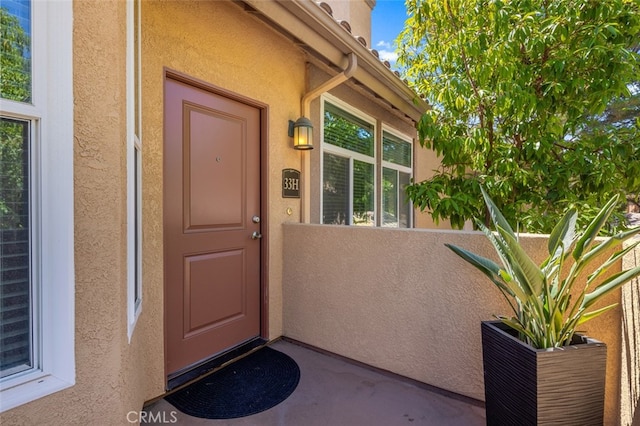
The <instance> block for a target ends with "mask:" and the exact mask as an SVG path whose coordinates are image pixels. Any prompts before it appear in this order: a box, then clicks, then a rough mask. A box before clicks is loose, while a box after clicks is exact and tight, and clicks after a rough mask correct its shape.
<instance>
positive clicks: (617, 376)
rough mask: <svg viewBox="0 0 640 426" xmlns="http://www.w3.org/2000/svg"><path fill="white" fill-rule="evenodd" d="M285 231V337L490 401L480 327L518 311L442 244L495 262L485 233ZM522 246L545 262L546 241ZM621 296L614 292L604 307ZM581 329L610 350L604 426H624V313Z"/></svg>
mask: <svg viewBox="0 0 640 426" xmlns="http://www.w3.org/2000/svg"><path fill="white" fill-rule="evenodd" d="M284 232H285V247H284V262H285V266H284V268H285V275H284V307H285V310H284V322H285V330H284V334H285V336H287V337H290V338H292V339H296V340H299V341H301V342H304V343H307V344H310V345H313V346H316V347H319V348H322V349H324V350H328V351H331V352H334V353H337V354H339V355H342V356H346V357H348V358H352V359H355V360H357V361H360V362H363V363H366V364H369V365H373V366H375V367H378V368H381V369H384V370H388V371H391V372H394V373H397V374H400V375H403V376H406V377H410V378H412V379H415V380H419V381H421V382H424V383H428V384H430V385H433V386H437V387H439V388H442V389H445V390H448V391H452V392H455V393H458V394H462V395H466V396H469V397H471V398H475V399H478V400H482V399H484V390H483V377H482V376H483V374H482V350H481V338H480V322H481V321H482V320H489V319H493V315H495V314H509V312H510V308H509V306H508V305H507V304H506V302H505V300H504V298H503V297H502V296H501V294H500V293H499V291H498V290H497V289H496V288H494V286H493V284H491V282H490V281H488V279H487V278H486V277H484V275H482V274H480V273H479V272H478V271H477V270H476V269H475V268H473V267H472V266H471V265H468V264H467V263H466V262H464V261H463V260H462V259H459V258H458V257H457V256H455V254H453V253H452V252H451V251H449V250H448V249H447V248H446V247H445V246H444V244H445V243H452V244H456V245H459V246H461V247H465V248H467V249H469V250H471V251H473V252H476V253H480V254H484V255H485V256H486V257H490V258H494V259H495V254H494V253H493V248H492V247H491V246H490V244H489V243H488V241H486V237H485V236H484V235H483V234H481V233H478V232H464V231H440V230H393V229H370V228H361V227H343V226H331V225H303V224H295V225H293V224H292V225H286V226H285V227H284ZM521 241H522V243H523V245H524V247H525V249H526V250H527V251H528V252H529V253H531V254H532V258H533V259H534V260H535V261H542V260H543V259H544V257H545V250H546V238H544V237H541V236H521ZM619 268H620V264H617V265H614V266H613V267H612V269H614V270H616V269H617V270H620V269H619ZM620 299H621V292H620V291H618V292H615V293H614V294H611V295H610V296H608V298H607V300H605V301H603V305H602V306H604V304H605V303H607V302H609V303H615V302H620ZM581 329H582V330H584V331H586V332H587V334H588V335H590V336H591V337H594V338H596V339H598V340H601V341H603V342H605V343H606V344H607V346H608V359H607V384H606V419H607V421H606V424H607V425H616V424H618V423H619V418H620V398H619V388H620V381H621V358H620V345H621V334H622V333H623V329H622V326H621V309H620V307H618V308H616V309H614V310H613V311H610V312H609V313H608V314H606V315H604V316H601V317H599V318H596V319H594V320H592V321H590V322H588V323H586V324H584V326H583V327H581ZM625 367H626V366H625Z"/></svg>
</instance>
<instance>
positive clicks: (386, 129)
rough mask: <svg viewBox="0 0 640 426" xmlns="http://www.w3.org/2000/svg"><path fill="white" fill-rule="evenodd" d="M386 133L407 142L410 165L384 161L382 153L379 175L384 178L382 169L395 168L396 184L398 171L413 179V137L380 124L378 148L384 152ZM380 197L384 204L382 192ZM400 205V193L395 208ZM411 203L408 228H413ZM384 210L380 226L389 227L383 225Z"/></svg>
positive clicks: (411, 204)
mask: <svg viewBox="0 0 640 426" xmlns="http://www.w3.org/2000/svg"><path fill="white" fill-rule="evenodd" d="M385 133H388V134H390V135H391V136H394V137H396V138H398V139H400V140H402V141H404V142H406V143H408V144H409V147H410V148H411V166H403V165H401V164H397V163H392V162H389V161H386V160H385V159H384V158H383V157H384V155H381V156H380V176H381V178H382V179H384V169H385V168H386V169H391V170H395V171H396V176H398V184H399V183H400V179H399V178H400V176H399V173H407V174H408V175H409V178H410V179H413V176H414V175H413V166H414V164H415V161H414V155H415V152H414V150H415V146H414V144H413V139H411V138H410V137H409V136H407V135H404V134H402V133H400V132H398V131H397V130H395V129H393V128H391V127H389V126H388V125H386V124H382V133H381V139H380V150H381V151H382V152H384V150H383V149H382V147H383V145H384V134H385ZM380 199H381V201H382V203H383V204H384V200H383V199H382V193H381V194H380ZM400 206H401V202H400V194H398V201H397V207H396V208H397V210H398V211H400ZM380 208H381V209H382V210H384V206H383V205H381V207H380ZM413 210H414V209H413V203H411V201H409V228H413V226H414V224H413V216H414V211H413ZM383 216H384V211H382V212H381V215H380V226H382V227H386V228H391V226H388V225H385V223H384V217H383ZM398 228H400V221H398Z"/></svg>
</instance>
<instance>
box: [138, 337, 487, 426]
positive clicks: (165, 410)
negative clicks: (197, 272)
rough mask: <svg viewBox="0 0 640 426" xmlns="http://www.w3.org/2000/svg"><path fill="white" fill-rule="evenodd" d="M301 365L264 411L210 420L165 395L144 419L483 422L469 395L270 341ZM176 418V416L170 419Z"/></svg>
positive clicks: (468, 425) (206, 422)
mask: <svg viewBox="0 0 640 426" xmlns="http://www.w3.org/2000/svg"><path fill="white" fill-rule="evenodd" d="M271 347H272V348H273V349H276V350H278V351H281V352H283V353H285V354H287V355H289V356H290V357H291V358H293V359H294V360H295V361H296V362H297V364H298V366H299V367H300V383H299V384H298V387H297V388H296V390H295V391H294V392H293V394H292V395H291V396H289V398H288V399H286V400H285V401H284V402H282V403H280V404H279V405H276V406H275V407H273V408H271V409H269V410H267V411H263V412H262V413H259V414H256V415H253V416H248V417H243V418H237V419H231V420H208V419H200V418H196V417H191V416H188V415H186V414H183V413H181V412H179V411H178V410H176V409H175V408H174V407H173V406H172V405H171V404H169V403H168V402H166V401H165V400H164V399H161V400H158V401H156V402H154V403H152V404H150V405H149V406H147V407H145V409H146V411H147V413H148V417H147V419H151V421H150V422H147V423H146V424H167V423H174V424H178V425H307V426H313V425H318V426H325V425H345V426H350V425H367V426H368V425H385V426H387V425H389V426H393V425H407V424H419V425H438V426H446V425H451V426H454V425H461V426H462V425H465V426H473V425H484V424H485V417H484V408H483V407H482V406H481V403H479V402H477V401H475V400H472V399H470V398H464V397H456V396H455V395H453V394H445V393H443V392H438V390H437V389H435V388H429V387H428V386H426V385H422V384H420V383H419V382H415V381H411V380H409V379H404V378H402V377H399V376H396V375H393V374H390V373H385V372H381V371H376V370H374V369H371V368H368V367H366V366H363V365H359V364H357V363H354V362H350V361H348V360H345V359H342V358H339V357H336V356H331V355H329V354H325V353H321V352H318V351H315V350H313V349H310V348H307V347H303V346H300V345H298V344H295V343H294V342H291V341H286V340H279V341H276V342H275V343H273V344H272V345H271ZM174 419H177V421H176V420H174Z"/></svg>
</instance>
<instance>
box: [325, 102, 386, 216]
mask: <svg viewBox="0 0 640 426" xmlns="http://www.w3.org/2000/svg"><path fill="white" fill-rule="evenodd" d="M326 103H330V104H332V105H334V106H335V107H338V108H340V109H342V110H344V111H345V112H348V113H349V114H351V115H353V116H355V117H357V118H359V119H360V120H362V121H365V122H367V123H369V124H371V126H372V136H373V156H369V155H366V154H361V153H359V152H356V151H351V150H349V149H346V148H342V147H339V146H336V145H332V144H330V143H328V142H327V143H325V141H324V114H325V104H326ZM320 104H321V106H320V123H321V131H320V146H321V155H320V223H321V224H323V223H324V214H323V212H324V195H323V193H324V191H323V186H324V154H325V153H329V154H332V155H336V156H339V157H342V158H347V159H348V160H349V215H348V217H349V223H348V224H347V226H354V224H353V180H354V179H353V170H354V167H353V163H354V161H356V160H357V161H361V162H364V163H368V164H371V165H372V166H373V185H374V188H373V223H372V225H362V226H372V227H375V226H376V224H377V218H378V189H379V188H378V184H377V183H378V166H377V160H378V144H377V142H376V134H377V127H378V123H377V121H376V119H375V118H373V117H372V116H370V115H368V114H365V113H363V112H362V111H360V110H358V109H356V108H354V107H353V106H351V105H349V104H348V103H346V102H344V101H342V100H340V99H339V98H337V97H335V96H333V95H330V94H328V93H325V94H323V95H322V96H321V102H320Z"/></svg>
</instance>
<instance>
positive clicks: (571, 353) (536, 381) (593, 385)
mask: <svg viewBox="0 0 640 426" xmlns="http://www.w3.org/2000/svg"><path fill="white" fill-rule="evenodd" d="M516 336H517V333H516V332H515V331H514V330H513V329H511V328H510V327H508V326H507V325H505V324H503V323H502V322H500V321H483V322H482V358H483V365H484V389H485V401H486V404H485V406H486V415H487V425H517V426H525V425H549V424H555V425H563V426H566V425H576V426H586V425H602V423H603V415H604V383H605V376H606V362H607V347H606V345H605V344H604V343H602V342H598V341H596V340H593V339H590V338H587V337H584V336H576V337H575V338H574V341H573V342H572V343H573V344H572V345H570V346H566V347H563V348H560V349H552V350H546V349H534V348H533V347H531V346H529V345H527V344H526V343H524V342H522V341H520V340H519V339H518V338H517V337H516Z"/></svg>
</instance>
